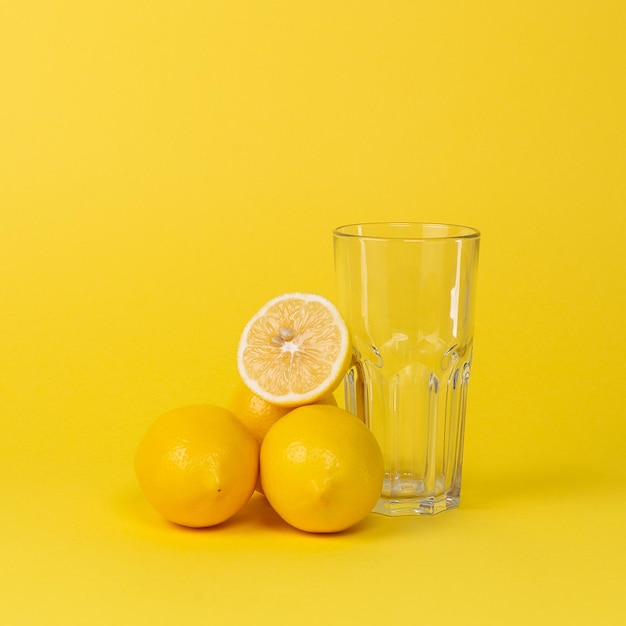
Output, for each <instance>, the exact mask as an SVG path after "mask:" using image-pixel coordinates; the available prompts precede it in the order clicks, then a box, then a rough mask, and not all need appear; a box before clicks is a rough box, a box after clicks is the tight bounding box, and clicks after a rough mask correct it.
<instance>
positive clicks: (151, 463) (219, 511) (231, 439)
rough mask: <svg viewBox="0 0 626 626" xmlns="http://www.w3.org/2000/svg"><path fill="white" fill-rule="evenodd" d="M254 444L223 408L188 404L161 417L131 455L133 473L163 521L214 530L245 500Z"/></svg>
mask: <svg viewBox="0 0 626 626" xmlns="http://www.w3.org/2000/svg"><path fill="white" fill-rule="evenodd" d="M258 468H259V446H258V444H257V443H256V441H255V439H254V437H253V436H252V435H251V433H250V432H249V431H248V430H247V429H246V428H245V427H244V426H243V425H242V424H241V423H240V422H239V421H238V420H237V418H236V417H235V416H234V415H233V414H232V413H231V412H230V411H228V410H226V409H224V408H222V407H218V406H213V405H192V406H185V407H181V408H177V409H174V410H172V411H169V412H167V413H165V414H164V415H161V416H160V417H159V418H157V419H156V421H155V422H154V423H153V424H152V426H150V428H149V429H148V431H147V432H146V434H145V435H144V437H143V439H142V440H141V442H140V443H139V446H138V448H137V452H136V454H135V472H136V474H137V479H138V481H139V485H140V487H141V489H142V490H143V492H144V494H145V496H146V498H147V500H148V502H150V504H151V505H152V506H153V507H154V508H155V509H156V510H157V511H158V512H159V513H160V514H161V515H162V516H163V517H165V518H166V519H167V520H169V521H171V522H175V523H176V524H181V525H183V526H191V527H194V528H198V527H205V526H214V525H215V524H219V523H221V522H223V521H225V520H227V519H228V518H229V517H231V516H232V515H234V514H235V513H237V511H239V510H240V509H241V508H242V507H243V506H244V505H245V504H246V503H247V502H248V500H249V499H250V496H251V495H252V493H253V492H254V487H255V484H256V481H257V477H258Z"/></svg>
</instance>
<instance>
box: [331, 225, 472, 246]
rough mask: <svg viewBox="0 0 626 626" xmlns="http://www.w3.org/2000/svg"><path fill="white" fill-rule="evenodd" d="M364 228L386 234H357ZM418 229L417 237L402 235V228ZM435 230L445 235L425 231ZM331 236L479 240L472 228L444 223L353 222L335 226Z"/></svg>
mask: <svg viewBox="0 0 626 626" xmlns="http://www.w3.org/2000/svg"><path fill="white" fill-rule="evenodd" d="M364 227H368V228H381V229H382V228H387V229H388V232H387V233H386V234H370V233H364V232H359V230H361V229H363V228H364ZM416 227H419V228H421V229H422V233H421V235H419V236H417V235H415V234H410V233H407V232H405V233H402V229H403V228H407V229H415V228H416ZM393 228H397V229H398V230H397V233H392V232H391V230H392V229H393ZM427 229H432V230H433V231H436V230H437V229H442V230H445V231H446V233H445V234H443V233H442V234H437V233H436V232H433V233H432V234H427V233H426V230H427ZM333 235H334V236H335V237H347V238H353V239H361V240H365V239H368V240H378V241H407V242H410V241H437V240H440V241H445V240H458V239H479V238H480V231H479V230H478V229H477V228H474V227H472V226H463V225H461V224H449V223H444V222H361V223H359V222H355V223H353V224H344V225H343V226H337V227H336V228H334V229H333Z"/></svg>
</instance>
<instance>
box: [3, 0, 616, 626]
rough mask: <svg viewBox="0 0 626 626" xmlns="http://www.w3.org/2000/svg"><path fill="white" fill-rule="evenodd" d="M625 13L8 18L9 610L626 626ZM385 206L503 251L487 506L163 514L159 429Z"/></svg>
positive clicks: (489, 343)
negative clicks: (149, 479)
mask: <svg viewBox="0 0 626 626" xmlns="http://www.w3.org/2000/svg"><path fill="white" fill-rule="evenodd" d="M624 7H625V5H624V3H623V1H622V0H615V1H607V0H600V1H599V2H594V3H591V2H586V1H583V0H569V1H568V2H566V1H564V0H557V1H555V2H539V1H535V0H531V1H529V2H514V3H506V2H496V1H492V2H489V1H486V0H477V1H476V2H471V3H437V2H434V3H433V2H428V3H426V2H418V1H417V0H410V1H409V0H406V1H404V0H402V1H400V2H392V3H384V2H382V3H381V2H373V1H370V0H364V1H363V2H325V1H324V2H312V3H311V2H308V3H303V2H292V1H290V2H288V1H286V0H285V1H282V2H279V1H276V0H270V1H268V2H224V1H221V0H220V1H217V2H216V1H211V0H207V1H206V2H196V1H192V0H181V1H180V2H164V1H162V0H154V1H152V2H128V1H127V0H124V1H122V0H108V1H106V2H104V1H100V0H96V1H95V2H78V1H72V0H65V1H64V0H56V1H55V0H52V1H50V0H32V1H24V2H4V3H2V7H1V8H0V59H1V60H0V85H1V96H0V268H1V271H0V432H1V438H0V494H1V495H0V554H1V555H2V569H1V574H0V576H1V581H0V583H1V584H0V615H1V621H2V623H3V624H7V625H11V626H21V625H29V626H31V625H37V626H38V625H40V624H41V625H46V626H50V625H57V624H59V625H68V624H72V625H83V624H85V625H90V626H91V625H96V624H102V625H109V624H115V625H118V626H125V625H127V624H129V625H130V624H154V625H160V624H167V625H171V624H220V625H221V624H245V623H270V622H273V623H275V624H320V623H324V624H325V623H333V624H334V623H336V624H380V623H400V622H401V623H414V624H418V623H419V624H429V625H438V624H445V625H447V624H463V625H468V624H470V625H473V624H476V625H492V624H493V625H498V626H499V625H502V624H505V625H517V624H524V625H525V624H565V623H567V624H576V625H577V624H611V625H613V624H618V623H622V622H623V619H624V614H625V609H624V603H623V592H624V586H625V582H626V545H625V539H624V525H625V523H626V476H625V474H626V470H625V456H626V454H625V453H626V420H625V419H624V391H625V384H624V367H623V359H624V354H626V330H625V326H626V324H625V319H624V310H625V308H626V306H625V305H626V289H625V284H624V283H625V281H624V276H625V275H626V252H625V248H626V246H625V244H624V234H625V233H626V208H625V202H626V183H625V180H626V177H625V175H624V172H625V171H626V156H625V151H626V115H625V111H626V87H625V85H626V70H625V64H624V59H625V58H626V38H625V37H624V32H625V27H626V12H625V9H624ZM368 220H433V221H448V222H456V223H464V224H468V225H471V226H476V227H478V228H479V229H480V230H481V231H482V233H483V245H482V250H481V266H480V280H479V302H478V327H477V329H476V352H475V367H474V371H473V377H472V383H471V389H470V400H469V409H468V427H467V437H466V454H465V474H464V488H463V495H462V506H461V508H460V509H458V510H455V511H451V512H448V513H443V514H441V515H440V516H437V517H435V518H431V519H423V518H410V519H393V520H390V519H387V518H384V517H380V516H377V515H374V514H372V515H370V516H369V517H368V518H367V519H366V521H365V522H363V523H362V524H361V525H360V526H359V527H357V528H356V529H355V530H354V531H353V532H349V533H346V534H341V535H337V536H330V537H326V536H324V537H318V536H312V535H306V534H302V533H299V532H297V531H294V530H292V529H290V528H289V527H287V526H285V525H284V524H283V523H282V522H281V521H280V520H279V519H278V518H277V516H276V515H275V514H273V513H272V511H271V510H269V509H268V507H267V504H266V502H265V501H264V500H263V498H262V497H261V496H259V495H257V496H255V497H254V499H253V500H252V501H251V502H250V503H249V505H248V506H247V507H246V508H245V509H244V511H243V512H242V513H241V514H239V515H238V516H237V517H236V518H234V519H232V521H231V522H229V523H227V524H225V525H224V526H222V527H217V528H213V529H211V530H208V531H190V530H182V529H178V528H174V527H172V526H170V525H168V524H167V523H165V522H163V521H161V519H160V518H159V517H158V516H157V515H156V514H155V513H154V512H153V511H152V510H151V509H150V508H149V506H148V505H147V503H146V502H145V500H144V499H143V498H142V496H141V494H140V492H139V489H138V486H137V484H136V481H135V478H134V475H133V469H132V458H133V454H134V450H135V447H136V445H137V443H138V441H139V439H140V437H141V436H142V434H143V432H144V431H145V429H146V428H147V427H148V425H149V424H150V423H151V422H152V420H153V419H154V418H155V417H156V416H157V415H159V414H160V413H162V412H164V411H166V410H168V409H170V408H174V407H176V406H180V405H184V404H191V403H195V402H213V403H225V402H226V401H227V399H228V397H229V396H230V393H231V392H232V390H233V389H234V387H235V386H236V384H237V375H236V363H235V351H236V346H237V342H238V338H239V332H240V330H241V328H242V327H243V325H244V324H245V322H246V321H247V319H248V318H249V317H250V316H251V315H252V314H253V313H254V312H255V311H256V310H257V309H258V308H259V306H260V305H261V304H263V303H264V302H265V301H267V300H268V299H269V298H270V297H272V296H274V295H277V294H278V293H282V292H286V291H295V290H307V291H314V292H318V293H321V294H322V295H326V296H328V297H330V298H331V299H332V298H333V296H334V282H333V265H332V244H331V230H332V228H333V227H334V226H337V225H339V224H341V223H350V222H354V221H368Z"/></svg>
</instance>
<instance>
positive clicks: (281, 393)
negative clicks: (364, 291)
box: [237, 293, 351, 406]
mask: <svg viewBox="0 0 626 626" xmlns="http://www.w3.org/2000/svg"><path fill="white" fill-rule="evenodd" d="M350 358H351V345H350V336H349V333H348V327H347V326H346V323H345V321H344V319H343V317H342V316H341V313H340V312H339V310H338V309H337V307H336V306H335V305H334V304H333V303H332V302H330V301H329V300H328V299H326V298H324V297H323V296H320V295H318V294H312V293H286V294H283V295H280V296H277V297H275V298H273V299H272V300H270V301H269V302H267V303H266V304H265V305H264V306H263V307H261V309H260V310H259V311H258V312H257V313H256V314H255V315H254V316H253V317H252V318H251V319H250V321H249V322H248V323H247V324H246V326H245V328H244V329H243V332H242V334H241V338H240V340H239V348H238V351H237V367H238V369H239V374H240V376H241V378H242V380H243V382H244V383H245V384H246V385H247V386H248V388H249V389H250V390H251V391H253V392H254V393H256V394H257V395H259V396H260V397H261V398H264V399H265V400H267V401H268V402H272V403H273V404H278V405H283V406H299V405H302V404H309V403H312V402H316V401H317V400H319V399H320V398H321V397H323V396H324V395H326V394H328V393H329V392H332V391H333V390H334V389H335V388H336V387H337V385H338V384H339V382H340V381H341V379H342V378H343V375H344V374H345V372H346V370H347V368H348V366H349V364H350Z"/></svg>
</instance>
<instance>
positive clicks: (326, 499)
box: [261, 404, 383, 533]
mask: <svg viewBox="0 0 626 626" xmlns="http://www.w3.org/2000/svg"><path fill="white" fill-rule="evenodd" d="M261 483H262V486H263V491H264V492H265V495H266V497H267V499H268V500H269V502H270V504H271V505H272V507H273V508H274V510H275V511H276V512H277V513H278V515H280V516H281V517H282V518H283V519H284V520H285V521H286V522H287V523H289V524H291V525H292V526H295V527H296V528H299V529H300V530H304V531H308V532H318V533H329V532H337V531H341V530H345V529H346V528H349V527H350V526H353V525H354V524H356V523H357V522H359V521H361V520H362V519H363V518H364V517H365V516H366V515H367V514H368V513H369V512H370V511H371V510H372V508H373V507H374V505H375V504H376V501H377V500H378V498H379V496H380V492H381V488H382V483H383V456H382V453H381V450H380V446H379V445H378V443H377V441H376V439H375V438H374V436H373V435H372V433H371V432H370V431H369V430H368V429H367V427H366V426H365V425H364V424H363V422H361V421H360V420H359V419H358V418H356V417H354V416H353V415H352V414H350V413H348V412H347V411H344V410H343V409H340V408H338V407H336V406H330V405H323V404H313V405H308V406H303V407H299V408H297V409H294V410H293V411H291V412H290V413H288V414H287V415H285V416H284V417H282V418H281V419H280V420H278V421H277V422H276V423H275V424H274V425H273V426H272V427H271V428H270V429H269V431H268V432H267V434H266V435H265V439H264V440H263V444H262V446H261Z"/></svg>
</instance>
